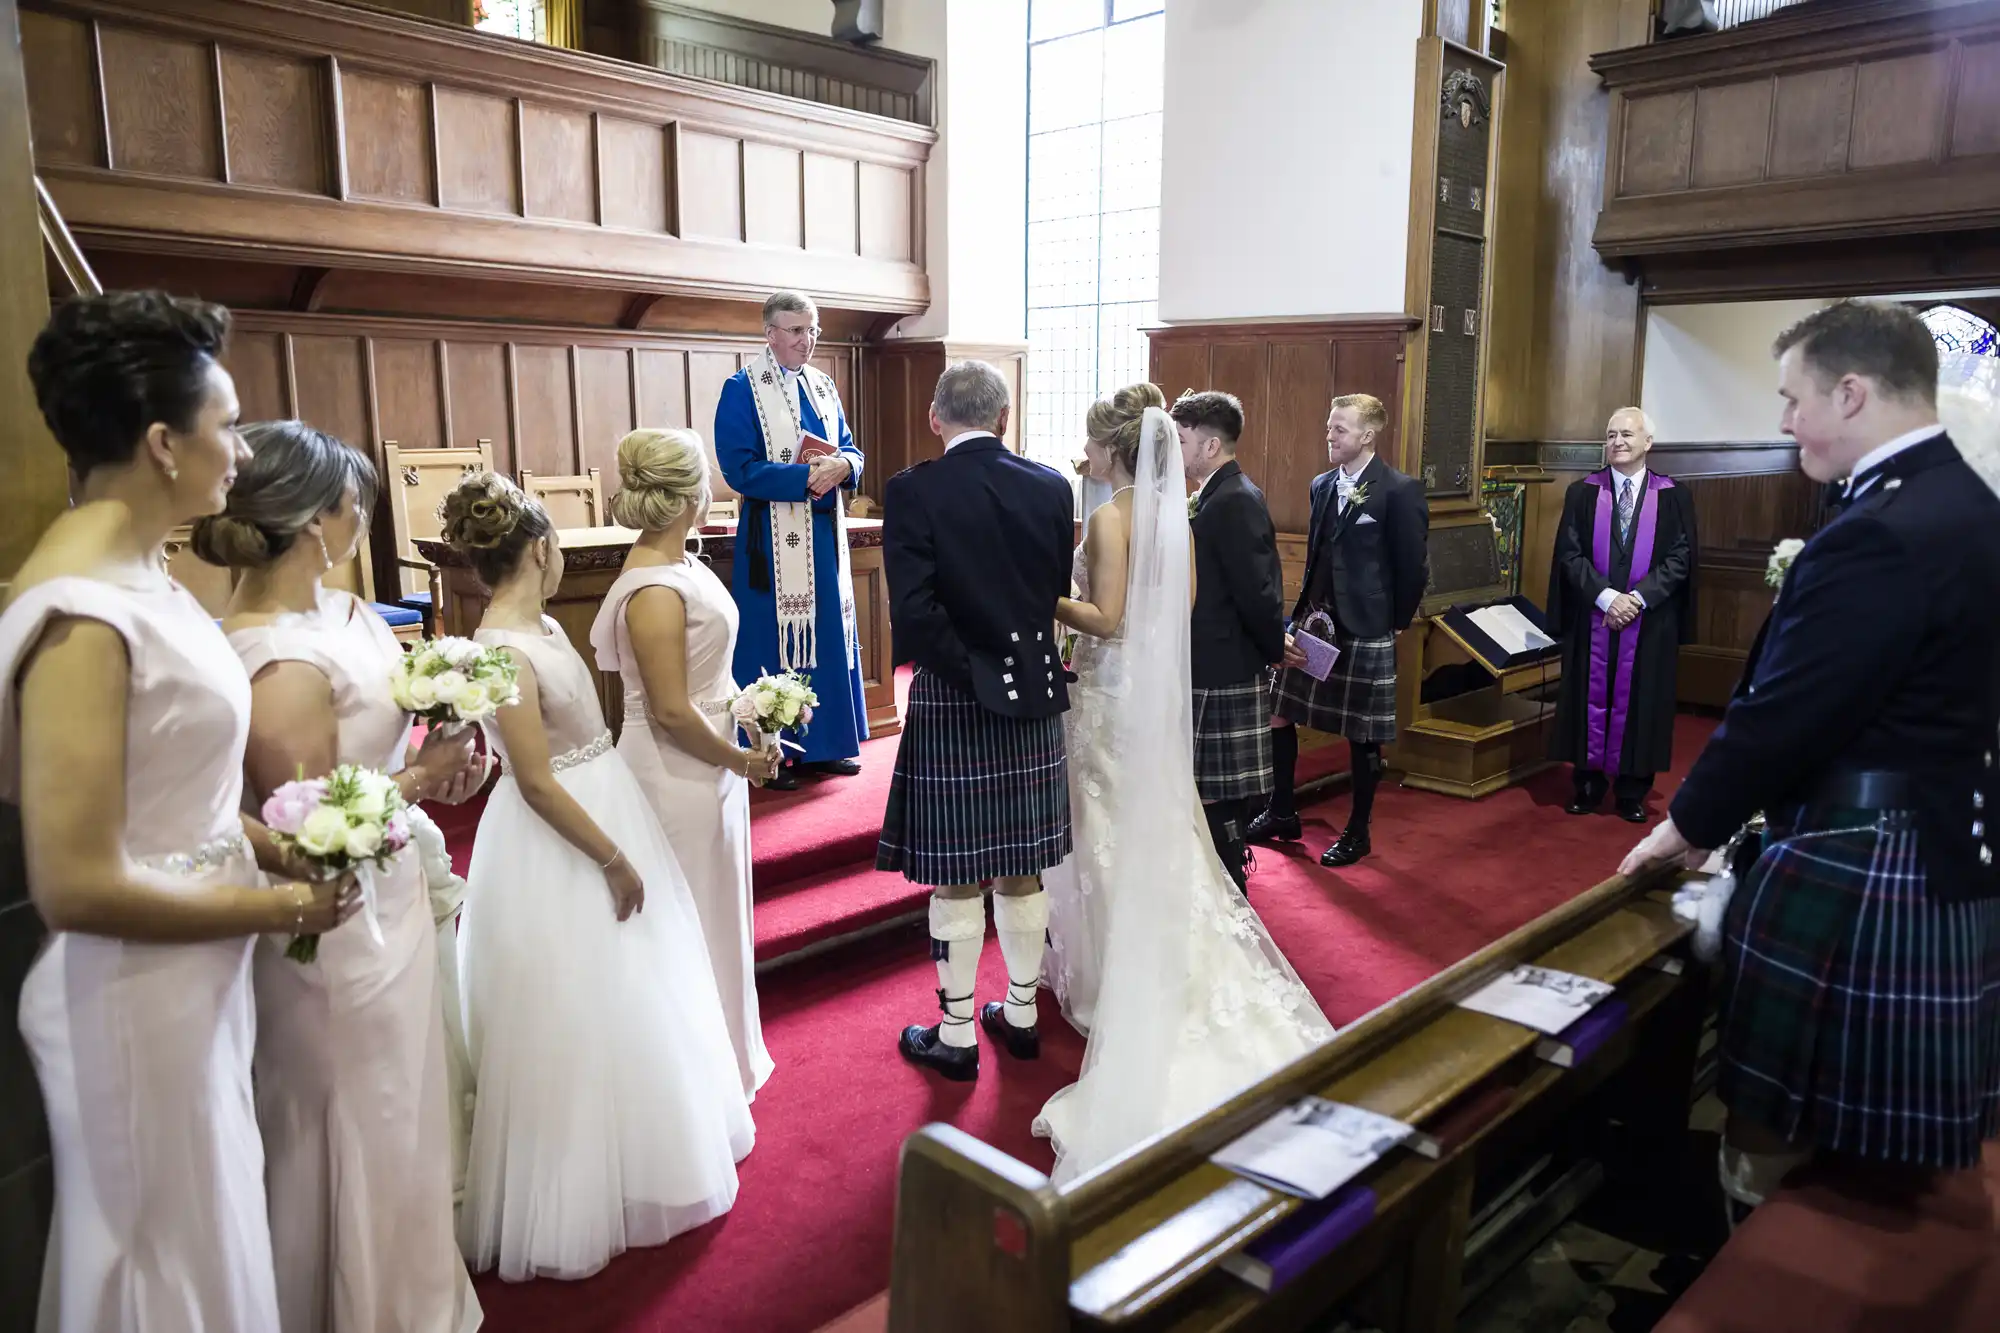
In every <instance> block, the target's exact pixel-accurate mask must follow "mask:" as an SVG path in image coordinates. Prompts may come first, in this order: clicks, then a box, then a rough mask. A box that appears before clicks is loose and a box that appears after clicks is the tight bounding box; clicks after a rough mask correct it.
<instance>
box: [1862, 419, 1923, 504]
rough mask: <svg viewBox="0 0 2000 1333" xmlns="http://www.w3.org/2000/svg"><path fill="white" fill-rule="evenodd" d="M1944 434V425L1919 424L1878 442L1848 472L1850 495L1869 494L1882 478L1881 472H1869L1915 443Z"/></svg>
mask: <svg viewBox="0 0 2000 1333" xmlns="http://www.w3.org/2000/svg"><path fill="white" fill-rule="evenodd" d="M1942 434H1944V427H1943V426H1939V425H1931V426H1919V427H1917V428H1916V429H1915V430H1910V431H1904V432H1903V433H1902V434H1901V435H1898V436H1897V437H1896V438H1895V439H1893V440H1890V441H1888V442H1887V443H1884V444H1878V445H1876V446H1875V447H1874V448H1873V449H1870V450H1869V451H1868V452H1867V453H1865V454H1863V455H1861V459H1860V461H1859V462H1857V463H1856V464H1855V465H1854V471H1852V472H1850V473H1848V474H1847V483H1848V497H1849V498H1850V499H1854V500H1859V499H1860V498H1861V497H1862V496H1863V495H1865V494H1867V492H1868V489H1869V488H1870V487H1871V486H1873V485H1874V484H1875V483H1876V482H1877V481H1878V480H1880V474H1879V473H1877V475H1876V476H1873V477H1871V476H1869V475H1868V473H1869V472H1871V471H1874V470H1875V469H1877V468H1880V467H1881V466H1882V465H1883V464H1884V463H1886V462H1888V461H1889V460H1890V459H1892V458H1894V457H1895V456H1896V455H1897V454H1900V453H1902V452H1903V450H1905V449H1908V448H1910V447H1911V446H1913V445H1918V444H1922V443H1923V442H1924V441H1925V440H1928V439H1931V438H1932V437H1934V436H1938V435H1942ZM1856 477H1860V478H1861V488H1860V489H1859V490H1855V489H1854V479H1855V478H1856Z"/></svg>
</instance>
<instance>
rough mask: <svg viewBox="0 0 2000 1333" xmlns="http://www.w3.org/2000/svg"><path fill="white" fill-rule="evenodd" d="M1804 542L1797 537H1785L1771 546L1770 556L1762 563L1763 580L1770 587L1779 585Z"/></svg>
mask: <svg viewBox="0 0 2000 1333" xmlns="http://www.w3.org/2000/svg"><path fill="white" fill-rule="evenodd" d="M1805 549H1806V544H1805V543H1804V542H1802V541H1800V540H1799V539H1798V538H1797V537H1787V538H1785V539H1784V540H1783V541H1781V542H1779V543H1778V544H1777V545H1776V546H1774V547H1772V548H1771V558H1770V560H1769V561H1768V562H1766V564H1765V565H1764V582H1765V583H1766V584H1767V585H1769V586H1770V587H1773V588H1776V587H1781V586H1782V585H1783V584H1784V582H1785V575H1786V574H1788V573H1790V572H1791V568H1792V561H1794V560H1796V559H1798V558H1799V552H1800V551H1803V550H1805Z"/></svg>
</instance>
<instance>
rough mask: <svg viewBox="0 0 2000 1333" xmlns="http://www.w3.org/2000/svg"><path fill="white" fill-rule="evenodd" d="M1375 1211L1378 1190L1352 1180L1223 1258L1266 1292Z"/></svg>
mask: <svg viewBox="0 0 2000 1333" xmlns="http://www.w3.org/2000/svg"><path fill="white" fill-rule="evenodd" d="M1374 1217H1375V1191H1374V1190H1372V1189H1369V1188H1368V1187H1367V1186H1366V1185H1348V1186H1346V1187H1345V1188H1343V1189H1340V1190H1337V1191H1336V1192H1335V1193H1334V1194H1333V1195H1332V1196H1331V1197H1329V1198H1326V1199H1323V1200H1321V1201H1320V1202H1318V1203H1307V1204H1305V1205H1303V1206H1302V1207H1300V1208H1299V1210H1298V1211H1297V1212H1295V1213H1293V1214H1292V1215H1291V1216H1290V1217H1288V1218H1286V1219H1285V1220H1284V1221H1282V1222H1280V1223H1279V1224H1278V1225H1277V1226H1275V1227H1272V1228H1271V1229H1270V1230H1269V1231H1267V1232H1265V1233H1264V1234H1263V1235H1261V1236H1259V1237H1258V1238H1257V1239H1256V1240H1253V1241H1251V1242H1250V1243H1249V1244H1248V1245H1246V1246H1244V1247H1243V1248H1242V1249H1240V1250H1238V1251H1237V1252H1236V1253H1234V1254H1232V1255H1230V1256H1229V1257H1228V1258H1226V1259H1224V1260H1223V1261H1222V1267H1223V1268H1224V1270H1225V1271H1227V1272H1229V1273H1232V1274H1234V1275H1235V1276H1237V1277H1239V1278H1241V1279H1242V1280H1243V1281H1244V1282H1246V1283H1248V1284H1249V1285H1251V1286H1253V1287H1255V1288H1256V1289H1257V1290H1259V1291H1261V1292H1263V1293H1264V1294H1265V1295H1266V1296H1268V1295H1270V1294H1271V1293H1272V1292H1274V1291H1278V1290H1280V1289H1281V1288H1283V1287H1284V1286H1285V1285H1286V1284H1287V1283H1289V1282H1291V1281H1293V1280H1294V1279H1296V1278H1297V1277H1298V1276H1299V1275H1300V1274H1302V1273H1304V1272H1305V1271H1306V1270H1307V1269H1308V1268H1311V1267H1312V1266H1313V1265H1314V1264H1316V1263H1318V1262H1319V1261H1320V1260H1321V1259H1324V1258H1325V1257H1326V1256H1327V1255H1329V1254H1332V1253H1333V1252H1334V1251H1335V1250H1337V1249H1339V1248H1340V1247H1341V1246H1342V1245H1344V1244H1346V1243H1347V1242H1348V1241H1349V1240H1350V1239H1352V1238H1353V1237H1354V1236H1355V1235H1357V1234H1358V1233H1359V1232H1360V1230H1361V1228H1363V1227H1365V1226H1367V1225H1368V1223H1369V1222H1370V1221H1372V1220H1373V1219H1374Z"/></svg>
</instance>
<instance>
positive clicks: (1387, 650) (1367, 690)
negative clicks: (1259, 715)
mask: <svg viewBox="0 0 2000 1333" xmlns="http://www.w3.org/2000/svg"><path fill="white" fill-rule="evenodd" d="M1333 646H1334V647H1336V648H1338V649H1340V660H1339V661H1337V662H1335V663H1334V664H1333V670H1332V671H1329V672H1328V673H1327V676H1326V679H1325V680H1314V679H1313V678H1312V677H1311V676H1308V675H1307V674H1306V673H1305V672H1303V671H1300V670H1298V669H1297V668H1286V667H1280V668H1278V671H1277V676H1276V684H1275V687H1274V689H1273V693H1272V699H1271V712H1272V713H1273V714H1275V715H1276V716H1278V717H1282V718H1284V719H1285V720H1286V721H1287V722H1296V723H1298V724H1299V725H1300V726H1306V727H1311V728H1313V729H1314V730H1315V731H1326V732H1332V733H1333V734H1334V735H1337V736H1345V737H1346V738H1347V739H1348V740H1350V741H1363V742H1369V741H1372V742H1375V743H1378V744H1385V745H1386V744H1388V743H1389V742H1390V741H1393V740H1395V739H1396V636H1395V635H1393V634H1391V635H1387V636H1385V637H1383V638H1380V639H1357V638H1353V637H1352V636H1350V635H1348V634H1347V633H1346V632H1345V631H1342V630H1339V629H1336V630H1334V632H1333Z"/></svg>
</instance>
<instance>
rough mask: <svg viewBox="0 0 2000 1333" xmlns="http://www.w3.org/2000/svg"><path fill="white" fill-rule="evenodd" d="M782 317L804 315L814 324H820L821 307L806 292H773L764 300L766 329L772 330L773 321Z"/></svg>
mask: <svg viewBox="0 0 2000 1333" xmlns="http://www.w3.org/2000/svg"><path fill="white" fill-rule="evenodd" d="M780 315H804V316H805V317H806V318H807V319H810V320H811V321H812V322H813V323H815V324H817V323H819V307H818V306H816V305H814V304H813V299H812V298H811V297H810V296H807V295H806V294H805V293H804V292H794V291H789V290H787V291H782V292H772V293H771V294H770V295H769V296H767V297H765V298H764V327H765V328H767V329H768V328H770V327H771V321H772V320H774V319H776V318H777V317H778V316H780Z"/></svg>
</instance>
